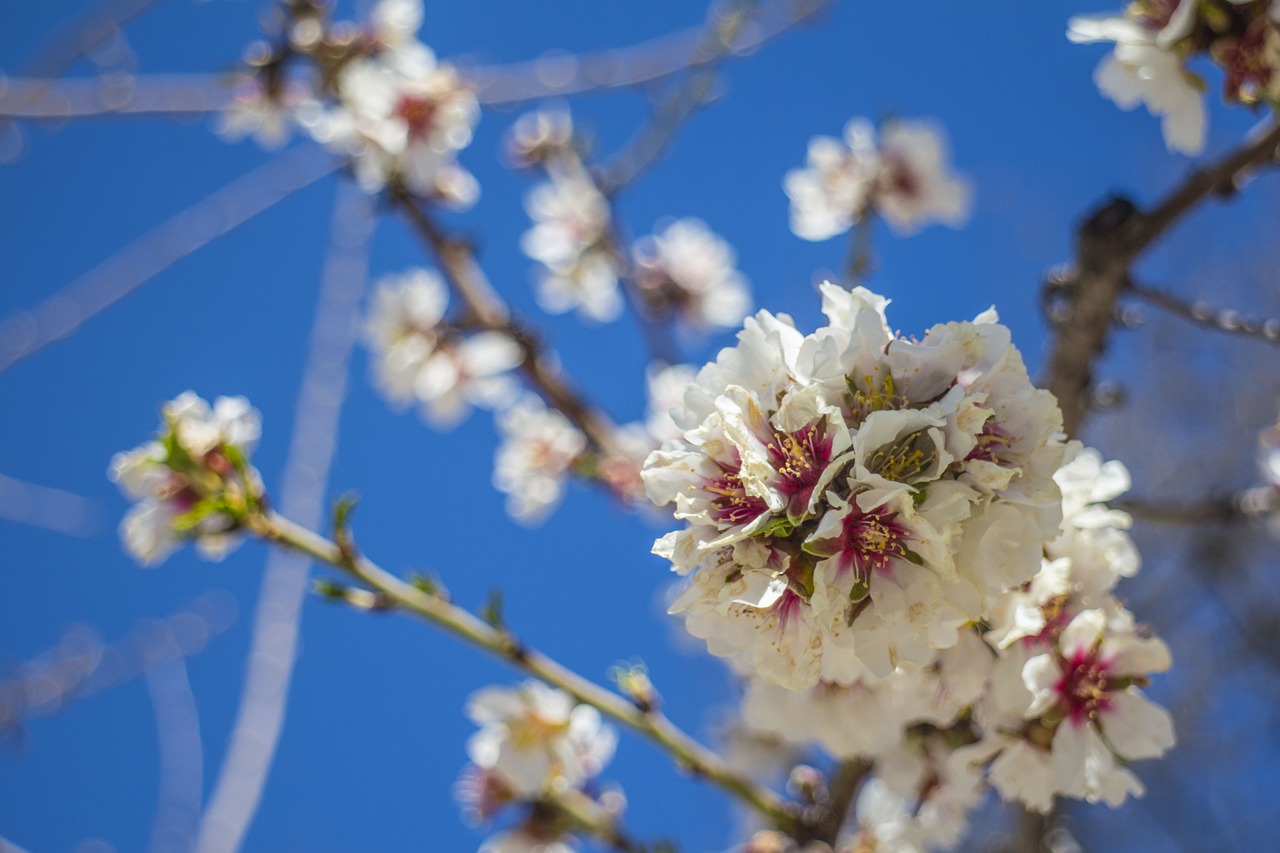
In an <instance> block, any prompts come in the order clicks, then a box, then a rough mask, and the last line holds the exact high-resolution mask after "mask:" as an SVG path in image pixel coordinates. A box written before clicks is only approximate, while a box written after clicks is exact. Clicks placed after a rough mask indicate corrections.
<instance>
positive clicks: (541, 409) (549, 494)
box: [493, 396, 587, 525]
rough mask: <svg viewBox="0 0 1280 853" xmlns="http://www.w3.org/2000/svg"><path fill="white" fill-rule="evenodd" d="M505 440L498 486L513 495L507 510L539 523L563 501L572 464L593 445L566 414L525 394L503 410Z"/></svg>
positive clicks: (496, 478)
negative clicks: (588, 443)
mask: <svg viewBox="0 0 1280 853" xmlns="http://www.w3.org/2000/svg"><path fill="white" fill-rule="evenodd" d="M497 423H498V431H499V432H500V433H501V435H502V443H501V444H500V445H499V447H498V451H497V455H496V458H495V460H494V469H493V485H494V487H495V488H497V489H498V490H499V491H501V492H503V493H504V494H506V495H507V513H508V514H509V515H510V516H511V517H512V518H514V519H515V520H516V521H519V522H520V523H522V524H529V525H532V524H537V523H539V522H541V521H542V520H543V519H544V518H545V517H546V516H547V514H548V513H550V512H551V510H552V509H553V508H554V507H555V505H556V504H557V503H559V502H560V497H561V495H562V494H563V493H564V481H565V478H566V476H567V475H568V472H569V468H570V467H571V466H572V465H573V463H574V461H575V460H577V458H578V457H579V456H580V455H581V454H582V452H583V451H584V450H586V447H587V440H586V437H585V436H584V435H583V434H582V433H581V432H580V431H579V430H578V429H577V428H576V427H574V426H573V424H571V423H569V421H568V420H567V419H566V418H565V417H564V415H562V414H560V413H559V412H557V411H555V410H554V409H548V408H547V407H546V406H545V405H543V403H542V401H541V400H539V399H538V398H536V397H533V396H525V397H524V398H522V399H520V400H518V401H517V402H516V403H515V404H514V405H513V406H511V407H510V408H509V409H506V410H505V411H503V412H501V413H499V414H498V418H497Z"/></svg>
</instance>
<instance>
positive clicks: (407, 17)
mask: <svg viewBox="0 0 1280 853" xmlns="http://www.w3.org/2000/svg"><path fill="white" fill-rule="evenodd" d="M369 27H370V29H371V30H372V31H373V37H374V38H375V39H376V40H377V41H378V42H379V43H380V44H382V45H384V46H386V47H389V48H392V49H395V48H397V47H402V46H404V45H407V44H411V43H413V42H416V41H417V37H418V30H419V29H420V28H421V27H422V0H378V3H377V4H376V5H375V6H374V7H373V11H371V12H370V13H369Z"/></svg>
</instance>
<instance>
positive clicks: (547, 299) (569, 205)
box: [520, 168, 623, 323]
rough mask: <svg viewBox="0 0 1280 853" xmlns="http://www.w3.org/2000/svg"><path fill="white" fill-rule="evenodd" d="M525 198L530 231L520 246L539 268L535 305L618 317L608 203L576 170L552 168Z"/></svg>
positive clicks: (602, 318)
mask: <svg viewBox="0 0 1280 853" xmlns="http://www.w3.org/2000/svg"><path fill="white" fill-rule="evenodd" d="M550 174H551V179H550V180H549V181H546V182H544V183H542V184H539V185H538V186H536V187H534V188H533V189H532V190H531V191H530V192H529V194H528V195H527V196H526V197H525V209H526V210H527V211H528V212H529V216H530V217H531V218H532V219H533V223H534V224H533V227H532V228H530V229H529V230H528V231H526V232H525V233H524V236H523V237H522V238H521V241H520V246H521V249H523V251H524V253H525V254H526V255H528V256H529V257H531V258H533V259H534V260H535V261H538V262H540V263H541V264H542V265H543V267H544V269H543V270H542V271H541V272H540V273H539V276H538V279H537V298H538V304H539V305H540V306H542V308H543V310H545V311H547V312H549V313H552V314H563V313H565V312H566V311H571V310H575V309H576V310H577V312H578V313H579V314H580V315H581V316H583V317H585V318H587V319H590V320H594V321H597V322H601V323H607V322H609V321H611V320H616V319H617V318H618V316H619V315H620V314H621V313H622V307H623V302H622V293H621V291H620V289H619V287H618V269H617V262H616V261H615V259H614V256H613V250H612V248H611V246H610V243H609V236H608V235H609V229H610V221H611V216H610V212H609V202H608V200H607V199H606V198H605V197H604V196H603V195H601V194H600V191H599V189H597V188H596V185H595V183H594V182H593V181H592V180H591V178H590V177H588V176H587V175H586V174H585V173H584V172H583V171H582V170H581V169H580V168H578V169H556V170H552V171H551V173H550Z"/></svg>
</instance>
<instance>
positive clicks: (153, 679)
mask: <svg viewBox="0 0 1280 853" xmlns="http://www.w3.org/2000/svg"><path fill="white" fill-rule="evenodd" d="M146 681H147V692H148V693H149V694H150V696H151V708H152V711H153V713H154V715H155V719H156V738H157V740H158V741H159V747H160V791H159V795H158V797H157V803H156V815H155V819H154V820H153V822H152V825H151V845H150V850H151V851H152V853H171V851H180V850H186V851H189V850H190V849H191V844H192V842H194V841H195V833H196V824H197V823H198V822H199V820H200V800H201V799H202V797H203V793H202V788H203V782H204V744H203V741H202V740H201V738H200V713H199V710H198V709H197V707H196V700H195V696H194V695H193V694H192V692H191V682H190V680H189V679H188V677H187V665H186V663H185V661H184V659H183V657H182V656H181V655H169V656H168V657H167V659H166V660H165V662H164V663H162V664H160V665H158V666H155V667H153V668H151V669H149V670H147V678H146Z"/></svg>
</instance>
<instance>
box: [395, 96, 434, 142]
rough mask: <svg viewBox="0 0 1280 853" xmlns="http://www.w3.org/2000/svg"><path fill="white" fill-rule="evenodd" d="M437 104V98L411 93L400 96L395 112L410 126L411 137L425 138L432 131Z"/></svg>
mask: <svg viewBox="0 0 1280 853" xmlns="http://www.w3.org/2000/svg"><path fill="white" fill-rule="evenodd" d="M436 106H437V104H436V102H435V100H433V99H431V98H415V97H413V96H411V95H404V96H402V97H401V98H400V103H398V104H396V109H395V114H396V115H397V116H399V117H400V118H402V119H404V122H405V124H407V125H408V126H409V138H410V139H423V138H425V137H426V136H427V134H428V133H430V132H431V128H432V123H433V120H434V118H435V113H436Z"/></svg>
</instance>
